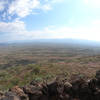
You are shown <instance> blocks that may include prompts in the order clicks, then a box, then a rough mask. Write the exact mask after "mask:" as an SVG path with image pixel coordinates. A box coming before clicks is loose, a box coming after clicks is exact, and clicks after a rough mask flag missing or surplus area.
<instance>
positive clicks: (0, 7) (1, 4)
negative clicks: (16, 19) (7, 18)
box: [0, 0, 7, 11]
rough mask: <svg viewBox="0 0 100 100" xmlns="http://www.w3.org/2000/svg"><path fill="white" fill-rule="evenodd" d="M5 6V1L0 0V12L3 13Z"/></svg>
mask: <svg viewBox="0 0 100 100" xmlns="http://www.w3.org/2000/svg"><path fill="white" fill-rule="evenodd" d="M5 4H7V0H5V1H4V0H1V1H0V11H3V10H4V8H5Z"/></svg>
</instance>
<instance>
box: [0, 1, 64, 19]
mask: <svg viewBox="0 0 100 100" xmlns="http://www.w3.org/2000/svg"><path fill="white" fill-rule="evenodd" d="M63 1H64V0H0V12H1V11H2V12H3V13H2V14H1V17H2V19H3V20H9V18H10V20H11V19H12V20H13V19H14V18H23V17H26V16H28V15H30V14H36V13H38V12H37V11H36V10H37V9H38V10H40V11H48V10H51V9H52V6H53V4H55V3H60V2H63Z"/></svg>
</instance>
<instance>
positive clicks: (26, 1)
mask: <svg viewBox="0 0 100 100" xmlns="http://www.w3.org/2000/svg"><path fill="white" fill-rule="evenodd" d="M39 4H40V2H39V1H38V0H15V1H13V2H12V4H11V5H10V6H9V10H8V13H9V14H10V15H14V14H16V15H18V16H20V17H25V16H27V15H29V14H30V13H31V12H32V9H36V8H38V7H39Z"/></svg>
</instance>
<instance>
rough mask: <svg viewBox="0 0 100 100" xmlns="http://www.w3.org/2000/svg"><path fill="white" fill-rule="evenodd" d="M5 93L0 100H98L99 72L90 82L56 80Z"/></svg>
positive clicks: (82, 80) (0, 95) (99, 98)
mask: <svg viewBox="0 0 100 100" xmlns="http://www.w3.org/2000/svg"><path fill="white" fill-rule="evenodd" d="M33 83H34V82H33V81H32V82H31V83H30V84H29V85H27V86H24V87H23V88H20V87H18V86H16V87H14V88H12V89H10V90H9V91H8V92H6V93H4V94H3V93H2V92H1V93H0V100H100V71H97V73H96V77H95V78H94V79H91V80H88V81H87V80H85V79H82V78H76V79H74V80H72V81H71V82H70V83H69V82H68V81H66V80H58V79H56V80H55V81H53V82H50V83H42V84H39V83H37V84H36V83H35V84H33Z"/></svg>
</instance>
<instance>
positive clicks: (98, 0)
mask: <svg viewBox="0 0 100 100" xmlns="http://www.w3.org/2000/svg"><path fill="white" fill-rule="evenodd" d="M84 2H85V4H87V5H89V6H90V7H93V8H100V0H84Z"/></svg>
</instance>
